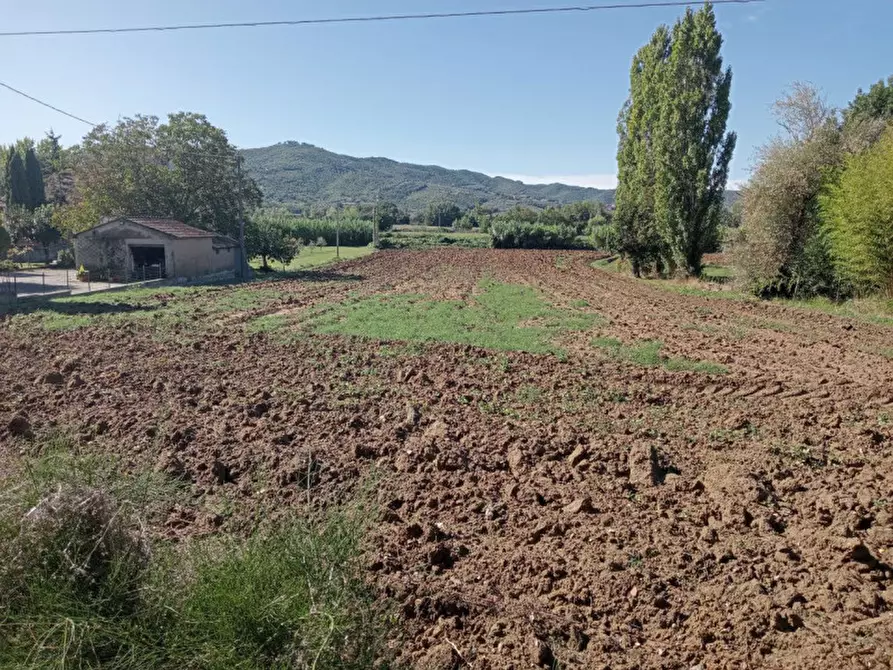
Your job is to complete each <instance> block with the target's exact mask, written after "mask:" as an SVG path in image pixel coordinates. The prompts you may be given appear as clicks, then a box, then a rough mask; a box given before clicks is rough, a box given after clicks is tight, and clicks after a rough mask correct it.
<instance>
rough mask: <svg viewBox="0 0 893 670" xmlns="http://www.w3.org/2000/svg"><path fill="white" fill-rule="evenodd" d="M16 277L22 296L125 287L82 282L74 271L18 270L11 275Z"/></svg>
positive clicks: (18, 291)
mask: <svg viewBox="0 0 893 670" xmlns="http://www.w3.org/2000/svg"><path fill="white" fill-rule="evenodd" d="M12 276H14V277H15V288H16V293H17V294H18V295H19V296H20V297H21V296H30V295H39V294H41V293H50V292H53V291H64V290H65V289H68V288H70V289H71V292H72V293H87V292H88V291H91V290H92V291H95V290H97V289H103V288H109V287H116V286H123V285H124V284H115V283H109V282H105V281H102V282H90V283H89V284H88V283H87V282H81V281H78V280H77V278H76V277H75V271H74V270H57V269H55V268H46V269H42V270H18V271H16V272H13V273H11V276H10V281H12Z"/></svg>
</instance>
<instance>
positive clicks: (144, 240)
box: [74, 216, 241, 282]
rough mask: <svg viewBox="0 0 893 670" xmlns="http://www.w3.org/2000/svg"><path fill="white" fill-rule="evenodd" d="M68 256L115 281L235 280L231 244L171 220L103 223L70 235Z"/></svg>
mask: <svg viewBox="0 0 893 670" xmlns="http://www.w3.org/2000/svg"><path fill="white" fill-rule="evenodd" d="M74 255H75V261H76V263H77V265H78V267H81V266H83V267H84V268H85V269H87V270H89V271H90V273H91V275H93V276H95V277H103V278H105V277H109V278H110V279H111V281H116V282H128V281H141V280H145V279H160V278H169V279H192V278H196V277H203V276H206V275H215V274H224V273H233V276H237V275H238V274H239V272H240V269H241V250H240V248H239V243H238V242H237V241H236V240H234V239H232V238H231V237H227V236H226V235H219V234H217V233H212V232H209V231H207V230H201V229H200V228H193V227H192V226H187V225H186V224H185V223H183V222H181V221H174V220H172V219H151V218H142V217H131V216H122V217H117V218H114V219H107V220H104V221H103V222H102V223H100V224H99V225H98V226H94V227H93V228H90V229H89V230H85V231H83V232H81V233H78V234H77V235H75V236H74Z"/></svg>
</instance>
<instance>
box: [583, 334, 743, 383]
mask: <svg viewBox="0 0 893 670" xmlns="http://www.w3.org/2000/svg"><path fill="white" fill-rule="evenodd" d="M592 344H593V345H594V346H596V347H598V348H599V349H603V350H605V351H606V352H607V353H608V355H609V356H611V357H612V358H615V359H617V360H621V361H627V362H629V363H634V364H636V365H641V366H643V367H648V368H654V367H662V368H664V369H665V370H669V371H671V372H682V371H685V372H699V373H702V374H709V375H721V374H725V373H727V372H728V369H727V368H726V367H724V366H722V365H719V364H718V363H710V362H708V361H695V360H691V359H688V358H668V357H665V356H663V355H662V354H661V349H662V348H663V346H664V345H663V342H660V341H658V340H645V341H642V342H638V343H636V344H624V343H623V342H621V341H620V340H618V339H615V338H612V337H597V338H595V339H594V340H592Z"/></svg>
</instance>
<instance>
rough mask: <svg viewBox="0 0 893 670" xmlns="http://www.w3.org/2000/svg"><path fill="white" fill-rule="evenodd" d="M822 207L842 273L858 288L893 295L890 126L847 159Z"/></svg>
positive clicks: (892, 146)
mask: <svg viewBox="0 0 893 670" xmlns="http://www.w3.org/2000/svg"><path fill="white" fill-rule="evenodd" d="M821 205H822V213H823V216H824V222H825V229H826V231H827V233H828V246H829V251H830V256H831V258H832V259H833V262H834V266H835V267H836V269H837V271H838V272H839V273H840V275H841V276H842V277H845V278H846V279H848V280H850V281H852V282H853V283H854V284H856V285H857V286H858V287H859V288H860V289H861V290H864V291H874V290H878V289H880V290H884V291H885V292H886V293H888V294H890V295H893V128H891V129H889V130H887V132H886V133H885V134H884V136H883V137H882V139H881V141H880V142H878V143H877V144H876V145H874V146H873V147H871V148H870V149H868V150H867V151H865V152H864V153H862V154H858V155H855V156H851V157H849V158H848V159H847V161H846V164H845V167H844V169H843V171H842V173H841V175H840V180H839V181H838V183H836V184H833V185H831V186H830V187H829V188H828V192H827V194H826V195H825V196H823V197H822V199H821Z"/></svg>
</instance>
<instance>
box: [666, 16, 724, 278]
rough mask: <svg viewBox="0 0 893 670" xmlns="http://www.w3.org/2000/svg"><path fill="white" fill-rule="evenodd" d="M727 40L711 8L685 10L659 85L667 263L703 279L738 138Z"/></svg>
mask: <svg viewBox="0 0 893 670" xmlns="http://www.w3.org/2000/svg"><path fill="white" fill-rule="evenodd" d="M721 48H722V36H721V35H720V34H719V31H718V30H717V29H716V17H715V15H714V13H713V8H712V6H711V5H710V4H709V3H708V4H706V5H705V6H704V8H703V9H701V10H699V11H697V12H693V11H691V9H688V10H686V12H685V16H684V17H683V18H682V19H681V20H679V21H678V22H677V23H676V25H675V26H674V27H673V33H672V38H671V43H670V52H669V56H668V57H667V59H666V61H665V63H664V67H663V68H662V69H663V72H662V76H661V77H660V85H659V89H658V90H659V95H660V97H659V122H658V124H657V133H656V134H655V142H654V154H655V160H656V164H657V166H658V169H657V172H656V181H655V198H654V212H655V219H656V221H657V227H658V230H660V233H661V237H662V239H663V242H664V245H665V246H666V251H667V252H668V253H667V258H666V262H667V263H668V264H672V265H673V266H675V267H677V268H681V269H682V270H684V271H685V272H686V274H688V275H691V276H699V275H700V274H701V259H702V257H703V255H704V253H705V252H706V251H707V249H708V248H709V246H710V245H711V244H712V241H713V240H715V239H716V228H717V225H718V220H719V215H720V213H721V211H722V207H723V197H724V194H725V188H726V182H727V181H728V176H729V162H730V161H731V160H732V153H733V152H734V150H735V143H736V141H737V136H736V135H735V133H731V132H730V133H727V132H726V125H727V121H728V118H729V111H730V110H731V104H730V103H729V92H730V90H731V86H732V71H731V68H726V69H724V68H723V59H722V56H721V55H720V51H721Z"/></svg>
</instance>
